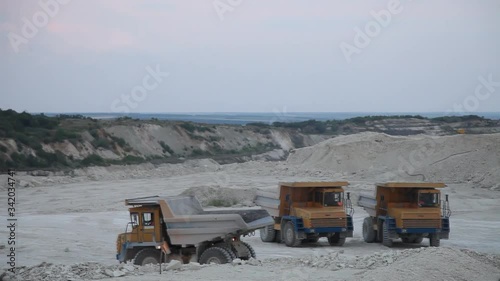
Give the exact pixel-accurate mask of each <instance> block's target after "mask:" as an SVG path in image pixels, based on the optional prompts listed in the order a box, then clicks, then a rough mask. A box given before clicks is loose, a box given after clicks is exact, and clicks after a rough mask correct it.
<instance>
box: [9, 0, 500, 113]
mask: <svg viewBox="0 0 500 281" xmlns="http://www.w3.org/2000/svg"><path fill="white" fill-rule="evenodd" d="M44 3H47V4H44ZM377 15H378V16H377ZM376 18H378V20H377V19H376ZM366 30H367V31H366ZM360 32H362V34H361V35H360ZM366 33H369V34H366ZM363 38H364V39H368V41H367V40H364V41H363V40H361V39H363ZM355 39H357V40H355ZM346 46H347V47H346ZM346 50H347V51H346ZM349 51H351V53H350V54H349V53H348V52H349ZM0 54H1V56H0V85H1V87H2V88H1V91H0V93H1V94H0V108H2V109H7V108H12V109H15V110H18V111H23V110H26V111H29V112H124V111H130V112H165V113H166V112H276V111H282V110H284V109H286V111H288V112H363V111H365V112H366V111H369V112H443V111H450V110H451V111H455V112H456V111H463V112H485V111H490V112H499V111H500V1H498V0H491V1H490V0H484V1H482V0H477V1H465V0H461V1H456V0H455V1H452V0H446V1H439V0H434V1H431V0H418V1H417V0H414V1H408V0H401V1H400V2H399V1H397V0H383V1H379V0H376V1H359V0H358V1H356V0H345V1H334V0H321V1H320V0H317V1H314V0H311V1H304V0H281V1H277V0H275V1H273V0H215V1H214V0H175V1H174V0H172V1H166V0H161V1H160V0H158V1H154V0H140V1H132V0H107V1H97V0H85V1H83V0H71V1H70V0H38V1H31V0H10V1H9V0H0ZM346 54H347V55H346ZM154 72H156V74H154ZM151 73H153V74H151ZM167 73H168V74H167ZM480 77H482V78H480ZM488 80H490V82H488ZM481 81H482V82H481Z"/></svg>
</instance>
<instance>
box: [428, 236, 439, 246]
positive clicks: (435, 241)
mask: <svg viewBox="0 0 500 281" xmlns="http://www.w3.org/2000/svg"><path fill="white" fill-rule="evenodd" d="M429 244H430V246H431V247H439V245H440V244H441V241H440V237H439V233H432V234H430V235H429Z"/></svg>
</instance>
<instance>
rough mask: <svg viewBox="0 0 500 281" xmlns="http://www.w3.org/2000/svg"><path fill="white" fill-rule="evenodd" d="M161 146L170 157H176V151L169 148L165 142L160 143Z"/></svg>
mask: <svg viewBox="0 0 500 281" xmlns="http://www.w3.org/2000/svg"><path fill="white" fill-rule="evenodd" d="M158 143H159V144H160V146H161V147H162V148H163V153H165V152H168V153H169V154H170V155H174V154H175V153H174V150H173V149H172V148H170V146H168V144H166V143H165V142H164V141H159V142H158Z"/></svg>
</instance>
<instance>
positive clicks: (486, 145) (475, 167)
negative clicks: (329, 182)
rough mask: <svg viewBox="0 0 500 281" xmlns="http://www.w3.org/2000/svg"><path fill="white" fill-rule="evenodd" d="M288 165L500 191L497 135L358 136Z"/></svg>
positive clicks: (309, 151) (300, 153)
mask: <svg viewBox="0 0 500 281" xmlns="http://www.w3.org/2000/svg"><path fill="white" fill-rule="evenodd" d="M287 163H288V164H291V165H295V166H298V167H303V168H304V169H317V170H323V171H336V172H341V173H342V172H344V173H349V174H357V175H358V176H360V177H361V178H370V177H371V178H374V177H376V178H377V179H378V180H393V181H395V180H419V181H420V180H426V181H445V182H454V183H473V184H475V185H476V186H478V187H484V188H490V189H500V184H499V182H500V134H491V135H455V136H445V137H431V136H411V137H395V136H389V135H386V134H380V133H361V134H356V135H348V136H340V137H336V138H333V139H330V140H326V141H324V142H322V143H319V144H317V145H314V146H311V147H306V148H301V149H297V150H296V151H295V152H294V153H292V154H291V155H290V156H289V157H288V160H287Z"/></svg>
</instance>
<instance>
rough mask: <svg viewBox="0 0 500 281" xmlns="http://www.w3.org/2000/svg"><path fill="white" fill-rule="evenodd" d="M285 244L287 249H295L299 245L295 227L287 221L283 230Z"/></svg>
mask: <svg viewBox="0 0 500 281" xmlns="http://www.w3.org/2000/svg"><path fill="white" fill-rule="evenodd" d="M283 234H284V236H285V244H286V245H287V246H288V247H297V246H299V245H300V242H301V241H300V239H297V233H296V232H295V227H294V226H293V222H291V221H289V222H287V223H286V224H285V230H284V233H283Z"/></svg>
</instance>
